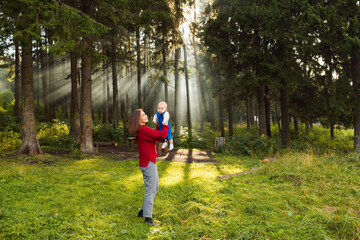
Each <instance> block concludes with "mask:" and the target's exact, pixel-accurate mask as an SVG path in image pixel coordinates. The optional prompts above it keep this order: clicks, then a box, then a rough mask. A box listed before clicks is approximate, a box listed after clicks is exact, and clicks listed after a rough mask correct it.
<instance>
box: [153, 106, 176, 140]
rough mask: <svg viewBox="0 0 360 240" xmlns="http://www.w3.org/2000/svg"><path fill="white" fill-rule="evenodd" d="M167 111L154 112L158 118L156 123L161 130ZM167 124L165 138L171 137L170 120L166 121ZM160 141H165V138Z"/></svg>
mask: <svg viewBox="0 0 360 240" xmlns="http://www.w3.org/2000/svg"><path fill="white" fill-rule="evenodd" d="M166 112H167V111H165V112H163V113H159V112H156V116H157V118H158V123H159V130H160V131H161V129H162V127H163V121H164V114H165V113H166ZM168 126H169V131H168V134H167V136H166V139H167V140H171V139H173V137H172V128H171V125H170V120H169V122H168ZM160 142H165V139H164V140H161V141H160Z"/></svg>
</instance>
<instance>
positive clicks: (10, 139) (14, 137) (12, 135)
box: [0, 130, 21, 153]
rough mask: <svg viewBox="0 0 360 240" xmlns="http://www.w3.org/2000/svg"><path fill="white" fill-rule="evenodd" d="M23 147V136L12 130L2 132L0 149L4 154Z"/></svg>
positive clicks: (0, 134) (0, 133)
mask: <svg viewBox="0 0 360 240" xmlns="http://www.w3.org/2000/svg"><path fill="white" fill-rule="evenodd" d="M20 145H21V134H20V133H18V132H14V131H12V130H10V131H5V132H1V131H0V149H1V151H2V152H4V153H5V152H11V151H14V150H16V149H18V148H19V147H20Z"/></svg>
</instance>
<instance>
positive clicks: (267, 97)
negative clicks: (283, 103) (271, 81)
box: [265, 84, 271, 137]
mask: <svg viewBox="0 0 360 240" xmlns="http://www.w3.org/2000/svg"><path fill="white" fill-rule="evenodd" d="M270 107H271V106H270V88H269V86H268V85H267V84H265V120H266V134H267V136H268V137H271V116H270Z"/></svg>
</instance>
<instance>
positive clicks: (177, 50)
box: [173, 48, 181, 132]
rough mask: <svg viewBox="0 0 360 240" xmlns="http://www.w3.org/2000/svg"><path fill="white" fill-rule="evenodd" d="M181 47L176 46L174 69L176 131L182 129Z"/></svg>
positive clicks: (174, 118)
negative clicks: (180, 104) (180, 111)
mask: <svg viewBox="0 0 360 240" xmlns="http://www.w3.org/2000/svg"><path fill="white" fill-rule="evenodd" d="M180 51H181V49H180V48H176V49H175V63H174V70H175V76H174V77H175V99H174V100H175V101H174V103H175V104H174V113H175V114H174V117H173V120H175V131H176V132H179V131H180V124H179V119H178V118H180V114H179V106H178V105H179V103H178V101H179V93H180V81H179V59H180Z"/></svg>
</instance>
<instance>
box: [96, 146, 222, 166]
mask: <svg viewBox="0 0 360 240" xmlns="http://www.w3.org/2000/svg"><path fill="white" fill-rule="evenodd" d="M99 153H100V154H111V155H113V156H114V157H115V158H116V157H119V158H120V159H121V160H126V159H131V158H135V159H136V158H139V154H138V152H137V149H130V150H129V149H128V148H127V147H124V146H117V147H101V148H99ZM157 160H158V161H172V162H186V163H217V162H218V160H216V159H214V156H213V155H212V153H211V152H210V151H198V150H188V149H175V150H172V151H170V152H163V153H162V154H161V155H160V156H159V157H158V158H157Z"/></svg>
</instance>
